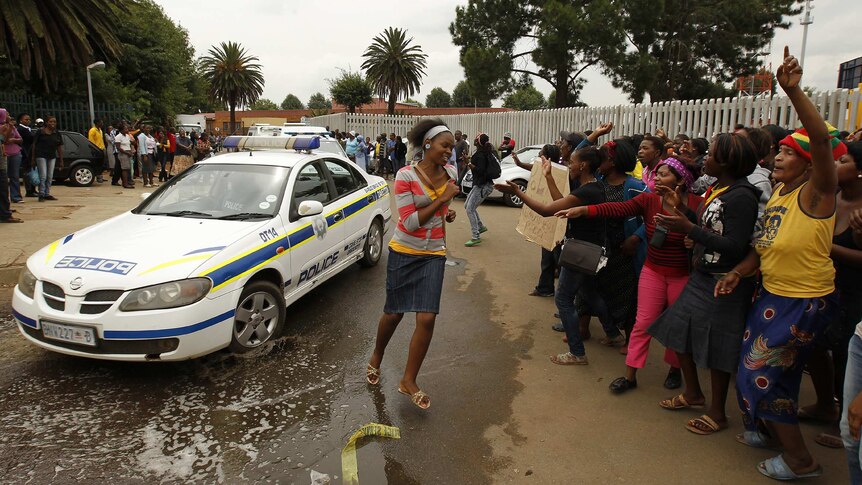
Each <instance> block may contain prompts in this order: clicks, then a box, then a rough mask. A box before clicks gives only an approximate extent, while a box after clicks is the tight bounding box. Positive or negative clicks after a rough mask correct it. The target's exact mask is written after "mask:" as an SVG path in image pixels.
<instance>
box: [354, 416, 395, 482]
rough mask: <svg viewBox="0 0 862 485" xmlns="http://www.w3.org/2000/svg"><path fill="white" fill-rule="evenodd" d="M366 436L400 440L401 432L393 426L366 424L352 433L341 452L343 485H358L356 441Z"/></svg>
mask: <svg viewBox="0 0 862 485" xmlns="http://www.w3.org/2000/svg"><path fill="white" fill-rule="evenodd" d="M366 436H382V437H384V438H392V439H396V440H398V439H401V430H399V429H398V428H396V427H395V426H386V425H384V424H377V423H368V424H366V425H365V426H363V427H361V428H359V431H357V432H355V433H353V436H351V437H350V439H349V440H347V445H345V446H344V449H343V450H341V474H342V475H343V476H344V478H343V479H344V484H345V485H358V484H359V471H358V469H357V465H356V441H357V440H358V439H360V438H364V437H366Z"/></svg>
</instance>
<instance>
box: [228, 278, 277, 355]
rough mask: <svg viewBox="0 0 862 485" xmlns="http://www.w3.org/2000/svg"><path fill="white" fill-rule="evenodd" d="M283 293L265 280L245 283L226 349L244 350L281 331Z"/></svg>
mask: <svg viewBox="0 0 862 485" xmlns="http://www.w3.org/2000/svg"><path fill="white" fill-rule="evenodd" d="M284 308H285V304H284V297H283V296H282V295H281V293H280V292H279V291H278V287H276V286H275V285H274V284H272V283H270V282H268V281H255V282H252V283H250V284H249V285H247V286H246V287H245V288H244V289H243V291H242V295H240V298H239V305H237V307H236V315H235V316H234V322H233V332H232V335H231V342H230V350H231V351H232V352H236V353H243V352H248V351H249V350H252V349H254V348H257V347H260V346H261V345H263V344H264V343H266V342H268V341H269V340H271V339H272V338H274V337H277V336H278V335H279V334H280V333H281V329H282V327H283V326H284V318H285V312H284Z"/></svg>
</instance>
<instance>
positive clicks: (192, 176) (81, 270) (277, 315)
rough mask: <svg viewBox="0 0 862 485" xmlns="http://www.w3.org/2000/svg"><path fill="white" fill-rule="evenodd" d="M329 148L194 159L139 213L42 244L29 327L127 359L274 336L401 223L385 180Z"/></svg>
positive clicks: (32, 336)
mask: <svg viewBox="0 0 862 485" xmlns="http://www.w3.org/2000/svg"><path fill="white" fill-rule="evenodd" d="M241 138H245V137H229V138H228V139H227V140H226V145H234V144H236V143H238V142H239V140H238V139H241ZM246 142H248V141H247V140H246ZM319 143H320V138H319V137H298V138H295V139H293V140H292V147H291V148H292V149H291V150H277V151H253V152H234V153H227V154H223V155H219V156H216V157H212V158H209V159H207V160H204V161H201V162H198V163H197V164H195V165H194V166H192V167H191V168H189V169H188V170H187V171H185V172H183V173H182V174H181V175H179V176H177V177H175V178H173V179H171V180H170V181H169V182H168V183H166V184H164V185H162V186H161V187H159V188H158V189H157V190H156V191H155V192H154V193H153V194H152V195H150V196H149V197H148V198H147V199H146V200H144V201H143V202H142V203H141V204H140V205H139V206H138V207H137V208H135V209H134V210H132V211H130V212H126V213H124V214H121V215H119V216H116V217H113V218H111V219H108V220H106V221H103V222H101V223H99V224H96V225H94V226H91V227H88V228H86V229H82V230H80V231H77V232H75V233H73V234H69V235H68V236H65V237H63V238H61V239H59V240H57V241H55V242H53V243H51V244H50V245H48V246H47V247H45V248H42V249H41V250H39V251H38V252H36V253H35V254H33V255H32V256H31V257H30V258H29V259H28V260H27V266H26V268H25V269H24V271H22V274H21V276H20V278H19V281H18V285H17V286H16V287H15V290H14V295H13V299H12V307H13V313H14V317H15V319H16V320H17V322H18V327H19V329H20V331H21V333H22V334H23V335H24V337H26V338H27V339H28V340H30V341H31V342H33V343H34V344H36V345H38V346H40V347H43V348H46V349H49V350H53V351H56V352H61V353H65V354H71V355H77V356H83V357H92V358H100V359H110V360H127V361H147V360H183V359H191V358H194V357H198V356H201V355H205V354H208V353H210V352H213V351H216V350H218V349H222V348H225V347H229V348H230V349H231V350H232V351H235V352H244V351H248V350H251V349H253V348H255V347H259V346H260V345H262V344H264V343H265V342H267V341H269V340H271V339H272V338H274V337H275V336H277V335H278V334H279V332H280V331H281V329H282V327H283V326H284V323H285V317H286V307H287V306H289V305H290V304H291V303H293V302H294V301H296V300H297V299H298V298H300V297H301V296H303V295H304V294H306V293H308V292H309V291H311V290H312V289H313V288H315V287H316V286H318V285H319V284H320V283H322V282H323V281H325V280H327V279H328V278H331V277H333V276H335V275H336V274H338V273H339V272H340V271H342V270H344V269H345V268H347V267H348V266H350V265H352V264H353V263H359V264H360V265H362V266H373V265H376V264H377V263H378V261H379V260H380V257H381V254H382V251H383V239H384V234H385V232H386V231H387V230H388V228H389V227H390V225H391V218H392V215H391V210H390V198H389V188H388V186H387V185H386V182H385V181H384V180H383V179H382V178H380V177H375V176H372V175H368V174H366V173H364V172H363V171H362V170H360V169H359V168H358V167H357V166H356V165H354V164H353V163H351V162H350V161H349V160H347V158H345V157H343V156H339V155H335V154H332V153H326V152H320V151H319V150H318V147H319Z"/></svg>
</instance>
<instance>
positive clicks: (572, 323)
mask: <svg viewBox="0 0 862 485" xmlns="http://www.w3.org/2000/svg"><path fill="white" fill-rule="evenodd" d="M544 163H545V164H546V165H547V167H546V171H545V178H546V179H547V180H548V189H549V190H550V192H551V195H552V196H554V199H555V200H554V201H553V202H551V203H549V204H543V203H541V202H539V201H537V200H535V199H533V198H532V197H530V196H528V195H527V194H525V193H524V192H523V191H522V190H521V188H520V187H518V185H517V184H516V183H514V182H512V181H508V182H507V184H505V185H504V184H496V185H494V187H495V188H496V189H497V190H499V191H500V192H503V193H508V194H515V195H517V196H518V197H520V198H521V200H523V201H524V204H526V205H527V206H528V207H529V208H530V209H533V210H534V211H536V212H537V213H539V214H541V215H543V216H545V217H550V216H553V215H554V214H556V213H557V212H560V211H564V210H566V209H571V208H572V207H578V206H582V205H592V204H601V203H602V202H605V191H604V189H603V188H602V186H601V185H600V184H599V183H598V182H597V181H596V178H595V176H594V174H595V173H596V171H597V170H598V169H599V166H600V165H601V163H602V156H601V153H600V152H599V150H598V149H597V148H596V147H593V146H589V147H585V148H581V149H579V150H577V151H575V152H574V153H573V154H572V156H571V158H570V159H569V164H568V165H569V176H570V178H571V179H573V180H577V181H578V182H580V184H579V186H578V188H576V189H575V190H573V191H572V193H571V194H569V195H567V196H565V197H559V189H558V188H557V186H556V184H554V183H553V177H552V176H551V175H550V162H544ZM566 238H567V239H578V240H581V241H586V242H590V243H593V244H598V245H604V243H605V224H604V221H603V220H601V219H577V220H575V219H572V220H569V222H568V226H567V227H566ZM578 291H580V292H581V294H580V296H581V297H583V298H585V299H586V300H587V301H589V302H595V301H599V300H600V299H601V296H600V295H599V293H598V284H597V282H596V277H595V276H588V275H586V274H584V273H579V272H576V271H572V270H570V269H568V268H565V267H564V268H560V279H559V282H558V285H557V293H556V295H555V296H554V299H555V303H556V304H557V311H558V312H559V314H560V320H562V321H563V328H564V329H565V331H566V337H567V339H568V344H569V351H568V352H564V353H562V354H558V355H553V356H551V362H553V363H555V364H559V365H586V364H588V363H589V362H588V361H587V356H586V349H584V342H583V340H581V335H580V332H579V328H578V315H577V312H576V311H575V296H576V295H578ZM594 308H596V309H599V310H598V313H600V315H598V317H599V321H600V322H601V323H602V327H603V328H604V330H605V333H606V334H607V337H608V339H610V340H613V339H622V340H625V337H624V336H623V335H622V334H620V330H619V328H617V327H616V326H615V325H613V322H612V321H611V319H610V318H609V316H608V314H607V305H594Z"/></svg>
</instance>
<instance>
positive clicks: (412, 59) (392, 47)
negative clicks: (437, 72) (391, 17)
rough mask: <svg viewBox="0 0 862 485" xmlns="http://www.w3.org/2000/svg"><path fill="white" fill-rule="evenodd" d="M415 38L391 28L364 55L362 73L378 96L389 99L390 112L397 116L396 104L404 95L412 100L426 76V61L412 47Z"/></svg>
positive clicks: (405, 32)
mask: <svg viewBox="0 0 862 485" xmlns="http://www.w3.org/2000/svg"><path fill="white" fill-rule="evenodd" d="M412 42H413V38H412V37H411V38H409V39H408V38H407V31H406V30H401V29H399V28H393V27H389V28H387V29H386V30H384V31H383V33H382V34H380V35H378V36H376V37H374V39H373V42H372V43H371V45H370V46H368V48H367V49H366V50H365V53H364V54H362V57H364V58H365V61H363V62H362V69H364V70H365V72H366V73H367V75H368V80H369V81H371V85H372V86H373V88H374V91H375V93H377V94H378V95H379V96H380V97H382V98H384V99H387V101H388V107H387V112H388V113H389V114H393V113H394V112H395V102H396V101H398V97H399V96H401V95H402V94H403V95H406V96H413V95H414V94H415V93H416V92H418V91H419V87H420V86H421V84H422V82H421V80H422V77H423V76H424V75H425V67H426V59H427V58H428V56H427V55H425V54H424V53H423V52H422V47H421V46H419V45H411V43H412Z"/></svg>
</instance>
